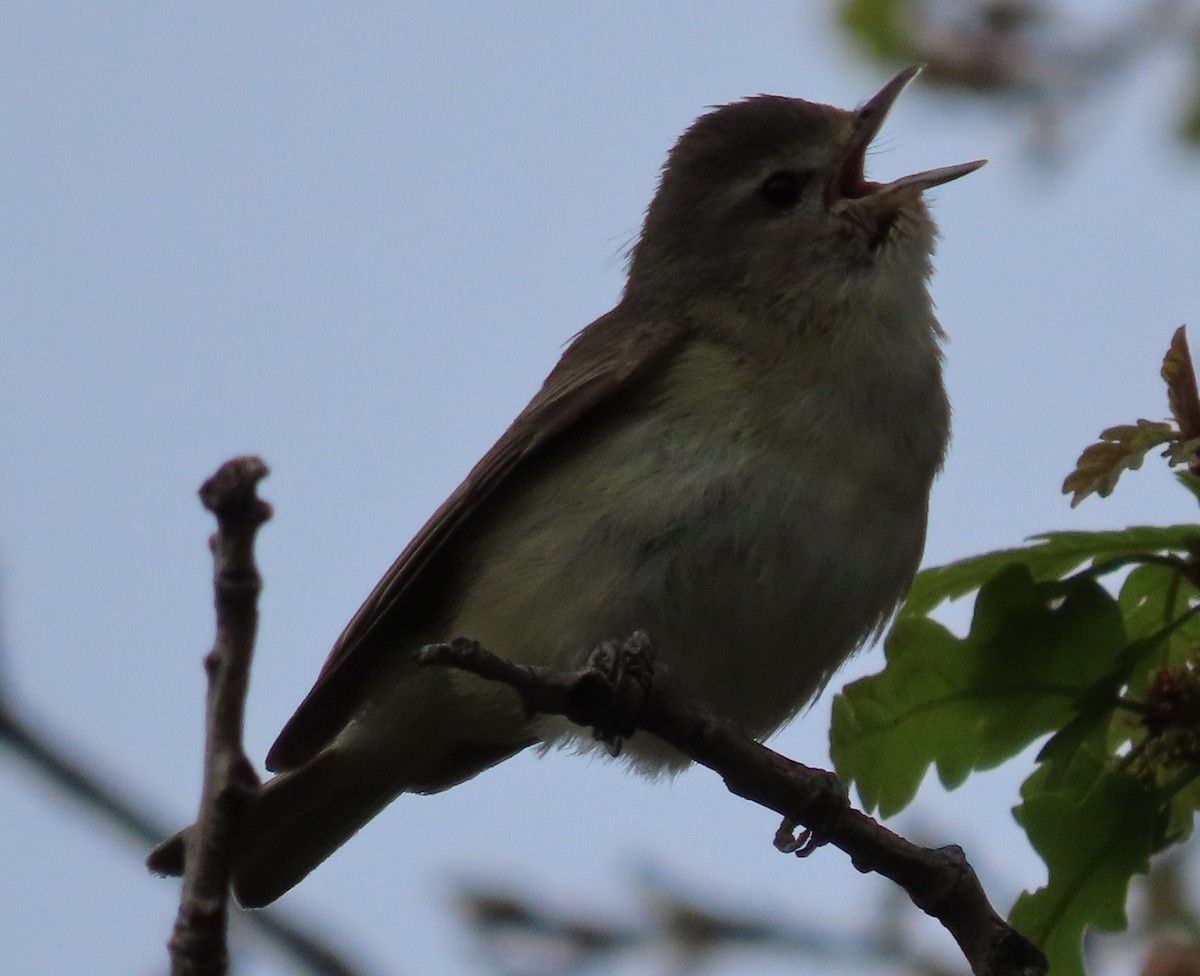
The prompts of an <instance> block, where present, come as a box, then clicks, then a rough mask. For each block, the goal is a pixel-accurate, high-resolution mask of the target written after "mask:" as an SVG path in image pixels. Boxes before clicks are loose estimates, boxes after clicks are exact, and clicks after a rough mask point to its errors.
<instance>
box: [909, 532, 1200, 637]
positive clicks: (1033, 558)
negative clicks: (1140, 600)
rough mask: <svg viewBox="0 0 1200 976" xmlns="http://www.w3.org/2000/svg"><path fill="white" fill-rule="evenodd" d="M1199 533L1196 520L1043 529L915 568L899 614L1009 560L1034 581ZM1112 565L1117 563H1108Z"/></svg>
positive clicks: (968, 584) (1177, 543) (1177, 544)
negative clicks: (1017, 542) (1019, 540)
mask: <svg viewBox="0 0 1200 976" xmlns="http://www.w3.org/2000/svg"><path fill="white" fill-rule="evenodd" d="M1197 538H1200V525H1191V524H1189V525H1171V526H1164V527H1159V526H1134V527H1132V528H1128V529H1122V530H1119V531H1113V532H1047V533H1044V534H1043V535H1037V536H1033V537H1032V538H1031V539H1030V542H1031V543H1032V545H1029V546H1025V547H1023V548H1019V549H1000V550H997V551H996V552H988V553H984V554H983V555H980V556H972V557H971V558H969V559H962V560H959V561H958V562H955V563H949V564H947V565H945V566H935V567H933V568H931V569H926V570H924V571H923V572H921V573H918V574H917V578H916V580H915V581H914V582H913V585H912V589H911V590H909V593H908V599H907V600H905V602H904V606H902V607H901V608H900V613H901V615H906V614H920V615H924V614H927V613H929V612H930V611H931V610H932V609H933V608H934V607H936V606H937V605H938V604H939V603H941V602H943V601H944V600H954V599H957V598H958V597H961V596H965V595H966V594H968V593H970V592H971V591H972V590H977V589H979V587H980V586H981V585H983V583H984V581H986V580H989V579H991V578H992V577H993V576H994V575H996V573H998V572H999V571H1000V570H1001V569H1002V568H1003V567H1005V566H1007V565H1009V564H1010V563H1020V564H1022V565H1024V566H1025V567H1027V568H1028V570H1029V572H1030V573H1031V574H1032V575H1033V578H1034V579H1035V580H1038V581H1043V580H1052V579H1058V578H1059V577H1061V576H1064V575H1066V574H1067V573H1069V572H1071V571H1072V570H1074V569H1077V568H1078V567H1080V566H1082V565H1083V564H1084V563H1091V564H1093V565H1095V564H1097V563H1100V562H1106V561H1109V560H1115V559H1122V558H1126V557H1131V556H1138V555H1151V554H1155V553H1162V552H1186V551H1187V548H1188V542H1189V540H1192V539H1197ZM1113 568H1116V567H1113Z"/></svg>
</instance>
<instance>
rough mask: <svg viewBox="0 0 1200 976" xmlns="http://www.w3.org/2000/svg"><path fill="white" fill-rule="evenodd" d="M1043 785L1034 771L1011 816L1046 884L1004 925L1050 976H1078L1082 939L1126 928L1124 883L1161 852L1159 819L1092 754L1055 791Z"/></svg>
mask: <svg viewBox="0 0 1200 976" xmlns="http://www.w3.org/2000/svg"><path fill="white" fill-rule="evenodd" d="M1049 782H1050V772H1049V770H1048V769H1047V768H1046V767H1045V766H1043V767H1041V768H1039V769H1038V770H1037V771H1036V772H1035V773H1034V774H1033V775H1032V776H1031V777H1030V778H1029V779H1028V780H1026V781H1025V784H1024V786H1023V787H1022V788H1021V795H1022V797H1023V802H1022V803H1021V805H1020V806H1018V807H1016V808H1015V809H1014V810H1013V814H1014V816H1015V817H1016V818H1017V820H1018V821H1019V822H1020V824H1021V825H1022V827H1024V828H1025V832H1026V834H1027V835H1028V837H1029V840H1030V843H1031V844H1033V847H1034V849H1035V850H1036V851H1037V852H1038V854H1039V855H1041V858H1042V860H1043V861H1045V862H1046V866H1047V867H1048V868H1049V880H1048V881H1047V883H1046V885H1045V887H1043V888H1039V889H1038V890H1037V891H1035V892H1032V893H1030V892H1025V893H1024V894H1022V895H1021V897H1020V898H1018V899H1017V903H1016V904H1015V905H1014V906H1013V910H1012V912H1011V913H1010V914H1009V921H1010V922H1011V923H1012V925H1013V927H1014V928H1016V929H1017V930H1018V931H1020V932H1022V933H1024V934H1025V935H1027V936H1028V937H1029V938H1030V939H1032V940H1033V941H1034V942H1035V943H1036V944H1037V945H1038V946H1040V947H1041V948H1042V950H1043V951H1044V952H1045V953H1046V955H1047V956H1048V957H1049V959H1050V971H1051V972H1052V973H1054V974H1055V976H1083V959H1082V956H1081V953H1080V947H1081V944H1082V939H1083V933H1084V931H1085V929H1086V928H1087V927H1088V926H1094V927H1096V928H1099V929H1102V930H1105V931H1110V932H1111V931H1118V930H1120V929H1123V928H1124V927H1125V925H1126V917H1125V901H1126V896H1127V892H1128V888H1129V881H1130V879H1131V878H1132V877H1133V875H1135V874H1142V873H1145V872H1146V870H1147V869H1148V868H1149V859H1150V856H1151V855H1152V854H1153V853H1155V852H1156V851H1157V850H1159V849H1160V848H1161V846H1162V844H1163V841H1164V837H1165V829H1166V825H1167V824H1166V817H1165V811H1164V810H1163V808H1162V806H1161V804H1160V802H1159V799H1158V797H1157V795H1156V794H1155V793H1154V792H1153V791H1151V790H1150V789H1149V788H1148V787H1147V786H1146V785H1145V784H1144V783H1143V782H1142V781H1141V780H1139V779H1138V778H1136V777H1134V776H1132V775H1130V774H1129V773H1127V772H1125V771H1123V770H1121V769H1118V768H1112V767H1110V766H1109V765H1108V763H1107V762H1106V757H1105V755H1104V753H1103V752H1101V751H1098V750H1086V751H1085V752H1083V753H1080V754H1077V755H1076V756H1075V757H1074V758H1073V761H1072V770H1071V775H1070V776H1069V777H1065V778H1063V777H1059V778H1058V786H1057V787H1055V788H1050V787H1049V785H1048V784H1049Z"/></svg>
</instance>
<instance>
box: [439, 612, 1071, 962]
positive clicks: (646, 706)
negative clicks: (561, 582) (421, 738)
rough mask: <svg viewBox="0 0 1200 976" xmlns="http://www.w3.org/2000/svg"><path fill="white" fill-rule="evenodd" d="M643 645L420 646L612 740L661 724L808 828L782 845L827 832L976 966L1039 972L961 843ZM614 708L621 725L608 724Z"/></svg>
mask: <svg viewBox="0 0 1200 976" xmlns="http://www.w3.org/2000/svg"><path fill="white" fill-rule="evenodd" d="M647 649H648V640H647V638H646V637H645V635H642V634H636V635H634V637H633V638H631V639H630V641H629V642H627V643H626V645H625V647H624V648H621V649H619V650H618V649H617V648H616V647H615V646H614V645H608V646H606V647H604V648H602V649H601V650H600V651H598V652H597V654H596V655H594V656H593V664H592V666H590V667H589V668H587V669H585V670H583V671H577V672H563V671H555V670H553V669H550V668H543V667H538V666H533V665H519V664H513V663H511V662H509V661H506V660H504V659H503V658H499V657H497V656H496V655H494V654H491V653H490V652H489V651H487V650H485V649H484V648H482V647H480V646H479V644H478V643H476V642H474V641H471V640H467V639H463V638H460V639H458V640H454V641H451V642H450V643H447V644H434V645H431V646H429V647H426V648H424V649H422V650H421V651H419V652H418V655H417V657H418V660H419V661H420V663H422V664H424V665H444V666H449V667H455V668H459V669H461V670H464V671H469V672H471V673H473V674H477V675H479V676H481V677H484V678H488V679H490V680H493V681H500V682H503V683H504V684H507V685H509V686H510V687H512V688H513V689H515V690H516V691H517V693H518V694H519V695H520V696H521V699H522V701H523V703H524V705H525V707H526V709H527V710H528V711H529V712H530V713H531V714H532V713H543V714H555V715H564V716H566V717H567V718H569V719H570V720H571V721H573V722H575V723H576V724H578V725H582V726H587V727H592V728H595V729H597V735H598V737H600V738H604V739H606V740H607V741H609V742H610V743H612V742H614V741H615V742H617V743H619V740H620V738H621V737H622V736H624V735H628V734H629V733H630V732H632V730H633V729H634V728H637V729H643V730H645V731H646V732H649V733H651V734H653V735H656V736H658V737H659V738H660V739H662V740H664V741H665V742H668V743H670V744H671V745H673V746H674V747H675V748H676V749H678V750H679V751H680V752H682V753H684V754H685V755H687V756H689V757H691V758H692V759H693V760H695V761H696V762H698V763H700V764H701V765H703V766H707V767H708V768H709V769H712V770H713V771H715V772H716V773H718V774H719V775H720V776H721V777H722V778H723V779H724V781H725V785H726V787H727V788H728V789H729V791H730V792H732V793H734V794H735V795H737V796H740V797H743V798H745V799H747V800H751V801H753V802H755V803H758V804H760V805H762V806H765V807H767V808H768V809H771V810H774V811H775V812H776V813H778V814H780V815H781V816H782V817H783V818H784V821H785V827H787V826H789V825H791V826H795V825H802V826H804V827H805V828H807V830H808V833H807V834H806V835H805V837H804V839H803V840H801V841H799V842H795V843H793V844H786V843H785V844H784V848H785V849H788V850H796V851H797V853H800V854H805V853H808V852H809V851H811V850H812V849H813V847H814V846H816V845H819V844H832V845H833V846H834V847H837V848H840V849H841V850H842V851H844V852H846V853H847V854H849V855H850V859H851V862H852V863H853V864H854V866H855V867H856V868H857V869H858V870H859V871H863V872H875V873H876V874H881V875H883V876H884V877H886V878H889V879H891V880H892V881H894V882H896V883H897V884H898V885H900V886H901V887H902V888H903V889H904V890H905V891H906V892H907V893H908V896H909V898H910V899H911V900H912V902H913V903H914V904H915V905H916V906H917V907H918V908H920V909H921V910H922V911H924V912H925V913H926V914H928V915H931V916H933V917H934V918H936V919H937V920H938V921H939V922H941V924H942V925H943V926H944V927H945V928H946V929H947V931H949V932H950V934H951V935H952V936H953V937H954V939H955V941H956V942H957V943H958V945H959V947H960V948H961V949H962V952H963V954H964V956H965V957H966V959H967V962H968V963H969V964H970V966H971V971H972V972H973V973H974V974H975V976H1043V974H1045V972H1046V970H1047V963H1046V957H1045V955H1044V954H1043V953H1042V952H1041V950H1039V949H1038V948H1037V947H1036V946H1034V945H1033V943H1031V942H1030V941H1029V940H1028V939H1026V938H1025V937H1024V936H1022V935H1021V934H1020V933H1019V932H1017V931H1016V930H1015V929H1013V928H1012V927H1011V926H1009V925H1008V923H1007V922H1005V921H1004V919H1003V918H1001V917H1000V915H999V914H997V912H996V911H995V909H993V908H992V906H991V904H990V903H989V902H988V900H987V896H986V895H985V894H984V891H983V888H982V886H981V885H980V883H979V879H978V878H977V877H976V875H975V872H974V871H973V870H972V868H971V866H970V864H969V863H968V862H967V859H966V857H965V856H964V854H963V851H962V849H961V848H960V847H958V846H949V847H940V848H936V849H930V848H924V847H919V846H917V845H915V844H912V843H910V842H909V841H907V840H905V839H904V838H903V837H900V836H899V835H898V834H895V833H893V832H892V831H890V830H887V829H886V828H885V827H883V826H881V825H880V824H879V823H877V822H876V821H875V820H873V819H872V818H871V817H868V816H867V815H866V814H864V813H862V812H860V811H858V810H855V809H854V808H853V807H852V806H851V805H850V801H849V796H848V794H847V792H846V789H845V787H844V786H843V785H842V784H841V782H840V781H839V780H838V779H837V777H836V776H835V775H834V774H833V773H830V772H826V771H824V770H819V769H811V768H809V767H807V766H803V765H801V764H800V763H797V762H794V761H792V760H791V759H788V758H787V757H786V756H782V755H780V754H779V753H777V752H774V751H772V750H771V749H768V748H767V747H766V746H764V745H762V744H761V743H758V742H755V741H754V740H753V739H751V738H750V737H749V736H747V735H746V734H745V733H743V732H742V731H741V730H740V729H739V728H737V726H735V725H734V724H733V723H731V722H729V721H727V720H725V719H722V718H720V717H719V716H717V715H716V714H714V713H713V712H712V710H711V709H709V707H708V706H707V705H706V704H704V703H703V702H702V701H700V700H699V699H697V698H695V697H694V696H693V695H691V694H690V693H689V692H688V691H686V690H685V689H684V688H683V687H682V686H680V685H679V684H678V683H677V682H675V681H673V680H672V679H671V678H670V675H669V674H668V673H667V672H666V670H665V669H664V668H662V667H661V666H659V667H658V668H657V669H655V668H654V667H653V665H652V664H651V665H649V666H647V665H646V663H645V658H646V657H647V655H646V653H645V652H646V650H647ZM639 655H640V656H641V658H642V664H640V665H637V664H636V663H635V664H634V666H633V667H629V666H628V663H627V662H628V661H629V660H630V659H636V658H638V656H639ZM598 659H602V663H599V664H598ZM614 661H615V662H616V664H617V670H618V671H621V670H627V671H633V672H637V671H639V670H641V671H642V673H643V674H644V675H647V674H648V680H647V679H645V678H643V680H641V681H627V680H617V681H614V680H613V679H612V677H611V676H610V674H609V673H606V672H607V671H608V670H609V668H607V667H606V665H611V664H613V663H614ZM614 715H616V716H620V717H621V719H622V720H623V721H624V727H620V728H614V727H613V721H614ZM781 832H782V833H783V835H784V837H786V836H787V831H781ZM788 839H789V840H790V838H788ZM780 840H781V839H780V838H777V843H778V842H780Z"/></svg>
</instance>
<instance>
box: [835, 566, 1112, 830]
mask: <svg viewBox="0 0 1200 976" xmlns="http://www.w3.org/2000/svg"><path fill="white" fill-rule="evenodd" d="M1124 645H1125V637H1124V626H1123V624H1122V620H1121V614H1120V611H1119V609H1118V607H1117V603H1116V601H1115V600H1114V599H1113V597H1112V595H1111V594H1109V593H1108V592H1107V591H1106V590H1105V589H1104V588H1103V587H1101V586H1100V585H1099V584H1097V583H1096V582H1094V581H1093V580H1091V579H1088V578H1086V577H1085V578H1080V579H1077V580H1075V581H1073V582H1072V583H1071V584H1069V585H1068V586H1067V587H1066V588H1065V591H1064V587H1063V586H1062V585H1061V584H1052V585H1047V584H1037V583H1035V582H1034V581H1033V578H1032V576H1031V574H1030V572H1029V569H1028V567H1026V566H1023V565H1019V564H1018V565H1012V566H1008V567H1006V568H1005V569H1004V570H1003V571H1002V572H1001V573H999V574H997V576H996V577H995V578H994V579H992V580H990V581H988V582H987V583H986V584H985V585H984V586H983V587H982V588H981V589H980V592H979V597H978V599H977V600H976V602H975V613H974V618H973V620H972V623H971V631H970V633H969V634H968V635H967V636H966V637H965V638H962V639H959V638H957V637H955V636H954V635H953V634H952V633H950V631H948V630H947V629H946V628H945V627H943V626H941V625H940V624H938V623H936V622H935V621H932V620H929V619H928V618H925V617H917V616H913V615H903V616H901V617H900V618H899V619H898V620H897V621H896V625H895V626H894V627H893V629H892V632H891V634H890V635H889V636H888V640H887V644H886V647H885V651H886V655H887V665H886V667H885V668H884V670H883V671H882V672H880V673H879V674H877V675H873V676H871V677H868V678H863V679H861V680H859V681H856V682H854V683H852V684H850V685H848V686H847V687H846V688H845V689H844V690H843V691H842V693H841V694H839V695H838V696H837V697H836V698H835V699H834V704H833V725H832V728H831V731H830V744H831V750H832V754H833V760H834V764H835V766H836V768H837V771H838V774H839V775H840V776H841V777H842V779H843V781H845V782H846V783H847V784H849V783H851V782H853V783H855V784H857V788H858V793H859V796H860V797H861V799H862V802H863V804H864V805H865V806H866V807H867V808H868V809H874V808H878V809H879V811H880V812H881V813H882V814H883V815H884V816H889V815H891V814H892V813H895V812H896V811H897V810H900V809H902V808H903V807H905V806H906V805H907V804H908V803H909V802H910V801H911V800H912V798H913V796H914V795H915V794H916V791H917V787H918V786H919V785H920V782H921V779H922V777H923V776H924V775H925V772H926V771H927V769H928V768H929V766H930V765H931V764H934V765H936V767H937V770H938V775H939V777H940V778H941V780H942V782H943V784H945V785H946V786H947V787H948V788H953V787H955V786H958V785H960V784H961V783H962V782H963V780H964V779H966V777H967V776H968V775H969V774H970V773H971V772H972V771H973V770H976V769H986V768H989V767H991V766H995V765H997V764H999V763H1001V762H1003V761H1004V760H1005V759H1007V758H1009V757H1010V756H1012V755H1014V754H1016V753H1017V752H1019V751H1020V750H1021V749H1023V748H1024V747H1025V746H1027V745H1028V744H1029V743H1030V742H1032V741H1033V740H1034V739H1036V738H1037V737H1038V736H1040V735H1044V734H1045V733H1046V732H1048V731H1051V730H1053V729H1057V728H1059V727H1060V726H1062V725H1063V724H1065V723H1066V722H1067V721H1068V719H1070V717H1071V716H1072V714H1073V708H1074V705H1075V702H1076V700H1077V698H1078V697H1079V696H1080V694H1081V693H1082V692H1083V690H1084V689H1086V688H1087V687H1088V686H1089V685H1090V684H1091V683H1092V682H1094V681H1096V680H1097V679H1099V678H1100V677H1102V676H1103V675H1104V674H1106V673H1107V672H1108V671H1109V670H1110V669H1111V668H1112V666H1113V663H1114V661H1115V660H1116V658H1117V656H1118V654H1119V653H1120V651H1121V649H1122V648H1123V647H1124Z"/></svg>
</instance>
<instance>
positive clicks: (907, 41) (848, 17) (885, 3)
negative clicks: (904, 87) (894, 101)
mask: <svg viewBox="0 0 1200 976" xmlns="http://www.w3.org/2000/svg"><path fill="white" fill-rule="evenodd" d="M911 7H912V0H843V3H842V5H841V21H842V26H843V27H845V29H846V32H847V33H848V34H849V35H850V36H851V37H852V38H854V39H855V40H856V41H857V42H858V43H859V44H860V45H861V46H862V48H863V49H864V50H865V51H866V52H867V54H869V55H870V56H871V57H872V58H873V59H874V60H876V61H883V62H888V63H893V64H894V63H896V62H912V61H914V60H916V57H915V53H916V47H915V44H914V39H913V35H912V31H911V29H910V27H909V25H910V24H911V23H912V11H911Z"/></svg>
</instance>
